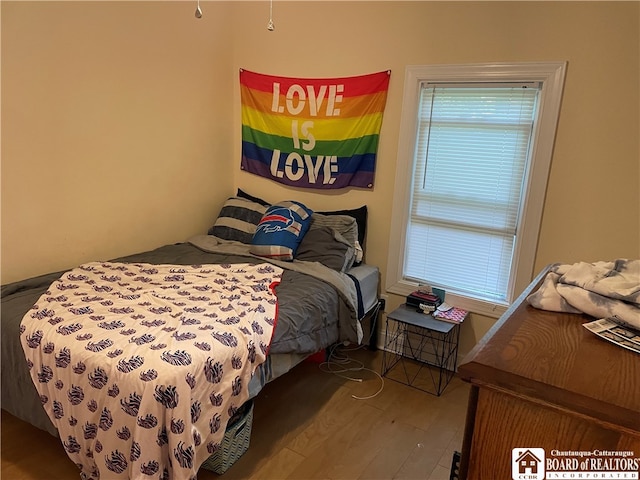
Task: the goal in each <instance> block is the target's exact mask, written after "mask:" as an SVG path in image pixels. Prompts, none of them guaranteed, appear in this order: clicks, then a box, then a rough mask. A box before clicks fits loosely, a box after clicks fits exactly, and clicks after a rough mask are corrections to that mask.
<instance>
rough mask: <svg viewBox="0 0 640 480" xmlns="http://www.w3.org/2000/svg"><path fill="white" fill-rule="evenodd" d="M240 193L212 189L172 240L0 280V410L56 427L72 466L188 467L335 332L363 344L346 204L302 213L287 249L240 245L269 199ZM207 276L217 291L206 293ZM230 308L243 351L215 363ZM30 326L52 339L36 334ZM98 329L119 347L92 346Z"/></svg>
mask: <svg viewBox="0 0 640 480" xmlns="http://www.w3.org/2000/svg"><path fill="white" fill-rule="evenodd" d="M238 193H239V194H242V192H238ZM254 200H255V198H247V197H246V196H244V195H242V196H241V195H238V196H235V197H232V198H230V199H228V200H227V202H225V205H224V206H223V208H222V210H221V212H220V215H219V216H218V218H217V219H216V222H215V224H214V226H212V227H211V229H210V230H209V232H208V234H207V235H200V236H197V237H194V238H192V239H189V241H187V242H184V243H179V244H174V245H165V246H162V247H160V248H157V249H155V250H152V251H149V252H144V253H139V254H136V255H131V256H126V257H122V258H119V259H114V260H110V261H108V262H90V263H88V264H84V265H80V266H78V267H77V268H76V269H72V270H69V271H65V272H55V273H51V274H47V275H42V276H39V277H36V278H31V279H27V280H24V281H20V282H15V283H12V284H9V285H4V286H3V287H2V408H3V409H5V410H7V411H8V412H9V413H11V414H12V415H14V416H16V417H18V418H20V419H22V420H24V421H27V422H28V423H30V424H32V425H34V426H36V427H38V428H40V429H42V430H45V431H48V432H49V433H51V434H53V435H58V436H60V438H61V441H62V443H63V445H64V447H65V449H66V451H67V453H68V454H69V456H70V457H71V458H72V460H73V461H74V462H76V464H77V465H78V467H79V469H80V472H81V477H82V478H86V479H94V478H96V479H97V478H100V474H101V473H102V478H105V477H108V478H174V479H182V478H184V479H190V478H195V477H196V473H197V470H198V468H199V466H200V465H201V464H202V462H203V461H205V460H206V459H207V458H208V456H209V455H211V454H212V453H214V452H215V451H216V448H218V447H219V444H220V441H221V436H222V435H223V434H224V427H225V425H226V423H227V422H228V421H229V419H230V418H231V417H232V416H233V414H234V413H235V412H236V411H238V410H239V409H240V407H241V406H242V404H244V403H245V402H246V401H247V400H249V399H252V398H254V397H255V396H256V395H258V394H259V392H260V390H261V389H262V387H263V386H264V385H265V384H266V383H268V382H269V381H271V380H273V379H275V378H277V377H279V376H281V375H283V374H285V373H286V372H288V371H289V370H290V369H291V368H293V367H294V366H295V365H297V364H298V363H299V362H301V361H303V360H304V359H305V358H307V357H308V356H309V355H311V354H314V353H316V352H318V351H320V350H322V349H325V348H327V347H329V346H330V345H333V344H335V343H337V342H351V343H365V342H367V341H369V340H370V337H369V335H371V333H372V332H374V331H375V328H374V322H375V318H376V316H377V315H376V314H377V310H378V307H379V303H378V295H377V289H378V277H379V272H378V269H377V268H376V267H373V266H370V265H366V264H365V263H362V258H361V257H359V256H358V249H359V248H360V246H361V245H362V243H361V239H363V235H364V229H365V228H366V226H365V225H364V224H362V221H363V218H362V216H361V215H360V214H361V213H362V210H359V211H355V210H354V211H352V212H349V211H341V212H326V214H317V213H313V214H312V213H310V214H309V216H310V217H311V218H310V220H309V221H308V225H307V227H306V229H303V234H302V235H299V236H300V237H301V238H300V239H299V243H298V244H297V245H296V246H295V247H294V248H293V250H292V251H288V254H290V255H291V257H292V258H289V259H287V258H286V255H287V249H288V248H289V247H288V246H287V245H285V246H284V247H283V245H281V243H285V244H286V242H280V241H279V240H278V241H273V239H270V240H269V241H267V242H263V243H262V244H261V245H259V246H257V247H256V244H255V242H254V237H255V236H256V233H255V232H256V231H257V229H258V227H259V226H260V224H261V222H263V221H264V220H265V218H267V217H268V219H272V218H273V217H274V211H275V210H274V209H273V208H272V207H273V206H271V205H269V206H267V205H265V204H263V203H266V202H263V203H260V202H256V201H254ZM284 205H285V206H286V205H288V206H291V204H290V203H285V204H284ZM276 207H277V208H282V204H276ZM278 212H280V213H281V210H278V211H277V212H276V213H278ZM308 212H310V211H308ZM349 213H351V214H352V216H351V215H349ZM359 215H360V216H359ZM276 216H277V217H278V219H280V216H279V213H278V215H276ZM358 220H359V221H360V225H361V226H360V228H359V229H358ZM269 225H270V226H273V225H272V224H269ZM354 235H355V236H354ZM283 249H284V250H283ZM283 251H284V252H285V254H284V256H283ZM255 252H257V253H258V254H256V253H255ZM154 275H155V276H154ZM245 277H246V278H248V279H249V280H243V278H245ZM239 278H240V280H241V281H239V280H238V279H239ZM134 280H137V282H134ZM161 280H162V281H164V280H166V283H162V281H161ZM245 283H246V284H245ZM76 284H77V286H76ZM151 284H153V285H154V286H153V287H149V288H151V290H150V292H152V293H151V294H150V295H151V296H149V295H146V293H145V292H146V288H147V287H148V286H149V285H151ZM216 285H217V286H219V287H220V288H222V289H223V290H221V291H222V292H223V294H221V295H222V296H221V297H220V298H218V297H216V299H217V300H218V301H211V300H212V299H211V298H210V297H207V294H208V293H207V292H211V291H212V290H211V287H212V286H214V287H215V286H216ZM78 288H80V289H82V288H88V289H89V290H88V291H86V292H82V290H78ZM107 289H111V291H110V292H109V293H110V296H107V295H108V294H107V293H105V292H107ZM243 289H244V290H247V291H249V297H251V298H248V297H247V296H246V295H244V296H243V295H239V294H237V293H238V292H239V291H243ZM158 292H160V293H158ZM194 292H196V294H194ZM197 292H204V294H203V295H199V294H198V293H197ZM245 293H246V292H245ZM145 295H146V296H145ZM181 295H182V296H181ZM152 297H153V298H152ZM276 298H277V302H276ZM105 299H106V300H105ZM114 299H116V301H115V302H114V301H113V300H114ZM149 299H151V301H149ZM142 300H144V302H143V301H142ZM251 300H253V302H254V303H247V302H250V301H251ZM127 302H128V303H127ZM155 302H160V303H157V304H156V303H155ZM162 302H164V303H162ZM167 302H169V303H167ZM101 303H104V304H105V305H103V307H100V305H99V304H101ZM205 304H215V305H213V306H211V307H210V308H214V310H207V309H206V308H205V307H206V305H205ZM167 305H170V306H169V307H167ZM270 305H271V306H272V307H274V308H273V309H271V310H269V306H270ZM53 306H57V313H52V312H53V310H56V308H53ZM140 306H142V307H140ZM232 306H233V309H232V312H231V313H232V314H225V315H226V316H222V315H223V313H222V310H225V308H229V309H231V307H232ZM264 307H267V309H266V310H265V308H264ZM139 308H142V309H143V311H142V313H141V312H140V311H138V310H136V309H139ZM171 308H173V311H171ZM207 308H208V307H207ZM276 308H277V314H276V310H275V309H276ZM165 310H167V311H165ZM61 311H64V312H70V313H63V316H65V315H68V316H69V318H62V317H59V313H60V312H61ZM106 311H109V312H115V316H110V315H111V314H110V313H106V315H105V312H106ZM185 312H188V313H186V314H185ZM245 313H246V314H248V315H247V317H250V316H251V315H254V317H251V318H250V319H249V323H246V324H244V323H243V324H238V325H245V326H244V327H242V328H241V330H242V329H243V331H244V332H245V333H246V334H247V338H246V339H244V340H243V338H239V341H235V343H239V344H240V346H241V347H242V350H243V351H245V353H246V351H249V354H248V356H244V357H240V355H239V354H235V353H234V354H233V355H231V356H230V357H229V358H227V359H225V360H220V361H218V355H221V354H220V353H219V344H222V345H225V344H230V343H233V339H234V338H235V337H238V331H237V330H233V329H234V328H236V327H238V325H235V323H234V322H237V321H240V320H239V317H244V316H245ZM145 315H146V317H145ZM365 318H366V319H368V320H370V322H371V324H370V325H369V329H368V330H369V332H365V331H364V330H363V328H362V326H363V321H364V319H365ZM207 319H210V320H211V322H212V323H211V324H209V323H207V321H206V320H207ZM214 320H215V322H217V323H214ZM244 320H245V319H244V318H242V321H243V322H244ZM171 322H173V323H171ZM42 325H46V326H47V327H48V328H49V330H51V331H55V332H57V337H55V338H51V337H50V338H47V335H46V334H45V335H41V334H38V333H37V332H42V331H43V330H44V331H46V330H47V328H42ZM171 325H173V327H172V326H171ZM211 325H215V329H214V327H212V326H211ZM222 325H225V327H222ZM234 325H235V326H234ZM270 325H271V326H272V330H271V331H269V326H270ZM227 326H228V328H229V329H230V330H229V331H223V330H218V327H220V328H227ZM90 328H93V330H90ZM256 332H258V333H259V334H261V335H262V337H260V336H257V335H258V333H256ZM100 335H103V336H102V337H101V336H100ZM104 335H107V336H104ZM160 335H164V337H160ZM198 335H205V337H201V336H198ZM234 335H235V337H234ZM54 336H55V335H54ZM114 336H115V337H118V338H120V337H124V338H125V340H124V342H125V343H120V344H110V343H107V341H106V340H105V339H112V338H114ZM212 337H213V339H212ZM203 338H205V339H206V340H203ZM230 338H232V340H229V339H230ZM120 340H121V339H120ZM120 340H118V341H120ZM108 341H109V342H110V341H111V340H108ZM101 342H102V343H101ZM243 342H244V343H243ZM76 344H79V345H80V346H79V347H78V346H77V345H76ZM74 345H76V346H75V347H74ZM247 345H251V347H247ZM185 346H187V347H185ZM227 346H229V345H227ZM74 348H76V350H74ZM87 352H88V353H87ZM25 355H26V356H27V361H25ZM243 355H244V353H243ZM79 358H81V359H82V361H79V360H78V359H79ZM150 358H153V359H156V360H154V361H155V363H152V362H151V360H148V359H150ZM185 358H186V359H187V360H188V362H189V363H188V365H187V364H186V363H187V360H185ZM220 358H222V357H220ZM225 358H226V357H225ZM145 359H147V360H146V363H145ZM150 362H151V363H150ZM230 365H231V366H230ZM223 367H224V368H223ZM189 368H194V369H195V370H194V371H193V372H191V371H190V370H188V369H189ZM116 370H117V371H116ZM219 370H220V371H219ZM223 370H224V372H226V373H225V374H224V375H222V373H221V372H222V371H223ZM176 371H177V372H180V373H179V374H178V373H175V372H176ZM60 372H64V373H60ZM185 372H187V373H186V374H185ZM218 373H219V375H218ZM229 373H230V374H231V375H228V374H229ZM197 375H199V376H200V377H202V378H200V377H197ZM125 377H126V379H125ZM129 377H130V378H132V379H133V380H129V379H128V378H129ZM114 378H117V379H118V381H114V380H113V379H114ZM81 382H85V383H81ZM35 385H38V390H36V387H35ZM223 386H224V390H223ZM223 392H227V393H223ZM187 397H188V401H187V402H186V406H185V402H184V401H183V402H182V403H180V402H179V400H178V399H180V398H181V399H183V400H184V399H185V398H187ZM43 405H44V407H45V408H43ZM180 408H182V409H183V410H185V409H186V410H185V412H186V413H185V412H183V414H179V413H178V412H179V411H180ZM45 409H46V412H45ZM194 409H195V412H194ZM132 410H133V411H132ZM185 417H186V418H185ZM52 422H53V423H52ZM54 423H55V425H56V426H54ZM56 427H57V428H56ZM147 451H148V452H149V453H148V454H147Z"/></svg>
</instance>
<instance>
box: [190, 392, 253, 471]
mask: <svg viewBox="0 0 640 480" xmlns="http://www.w3.org/2000/svg"><path fill="white" fill-rule="evenodd" d="M252 423H253V400H249V401H248V402H246V403H245V404H244V405H243V406H242V407H240V415H239V416H238V417H237V418H232V419H231V421H230V422H229V425H227V429H226V431H225V433H224V438H223V439H222V443H221V444H220V449H219V450H218V451H217V452H215V453H213V454H212V455H211V456H210V457H209V458H207V459H206V460H205V461H204V463H203V464H202V468H205V469H207V470H211V471H212V472H215V473H217V474H222V473H224V472H226V471H227V470H228V469H229V468H230V467H231V465H233V464H234V463H235V462H236V460H238V459H239V458H240V457H241V456H242V455H243V454H244V452H246V451H247V449H248V448H249V440H250V439H251V425H252Z"/></svg>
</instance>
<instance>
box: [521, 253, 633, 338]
mask: <svg viewBox="0 0 640 480" xmlns="http://www.w3.org/2000/svg"><path fill="white" fill-rule="evenodd" d="M527 301H528V302H529V304H530V305H532V306H533V307H536V308H540V309H542V310H551V311H554V312H571V313H586V314H588V315H591V316H593V317H596V318H612V319H614V320H615V321H618V322H619V323H623V324H627V325H629V326H631V327H633V328H635V329H638V330H640V260H627V259H618V260H615V261H613V262H596V263H585V262H580V263H574V264H567V265H562V264H556V265H553V266H552V267H551V269H550V270H549V273H547V276H546V277H545V279H544V281H543V283H542V285H541V286H540V288H539V289H538V290H537V291H536V292H534V293H533V294H531V295H529V297H528V298H527Z"/></svg>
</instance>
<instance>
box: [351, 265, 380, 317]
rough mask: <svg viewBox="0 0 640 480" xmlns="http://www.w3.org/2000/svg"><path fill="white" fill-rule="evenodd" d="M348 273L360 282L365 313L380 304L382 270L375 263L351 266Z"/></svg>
mask: <svg viewBox="0 0 640 480" xmlns="http://www.w3.org/2000/svg"><path fill="white" fill-rule="evenodd" d="M348 274H349V275H350V276H351V277H354V278H355V279H356V280H357V282H358V286H359V290H360V296H361V299H362V300H361V301H362V309H363V310H364V312H365V313H367V312H370V311H371V310H373V308H374V307H375V306H376V305H377V304H378V284H379V282H380V270H379V269H378V267H374V266H373V265H367V264H364V263H361V264H360V265H358V266H357V267H353V268H351V269H350V270H349V272H348Z"/></svg>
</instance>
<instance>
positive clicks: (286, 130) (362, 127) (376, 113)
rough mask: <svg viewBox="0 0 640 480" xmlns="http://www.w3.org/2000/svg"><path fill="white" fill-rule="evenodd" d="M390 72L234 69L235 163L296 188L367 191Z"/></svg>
mask: <svg viewBox="0 0 640 480" xmlns="http://www.w3.org/2000/svg"><path fill="white" fill-rule="evenodd" d="M390 76H391V72H390V71H384V72H379V73H373V74H369V75H361V76H356V77H342V78H290V77H276V76H272V75H263V74H260V73H254V72H250V71H247V70H240V98H241V103H242V163H241V168H242V169H243V170H245V171H247V172H251V173H254V174H256V175H260V176H262V177H266V178H271V179H272V180H275V181H276V182H279V183H284V184H286V185H292V186H296V187H305V188H344V187H349V186H353V187H362V188H372V187H373V180H374V172H375V165H376V155H377V151H378V139H379V137H380V127H381V126H382V115H383V113H384V107H385V104H386V101H387V90H388V88H389V78H390Z"/></svg>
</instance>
